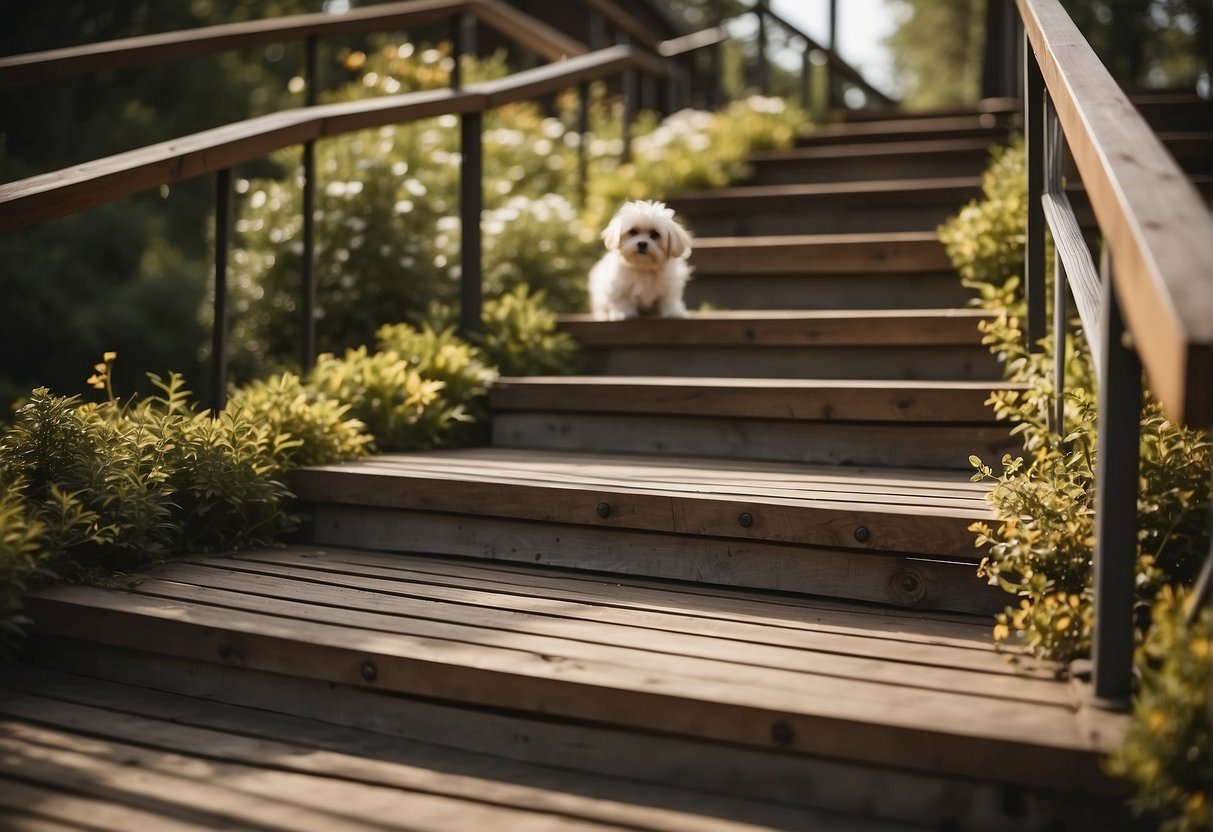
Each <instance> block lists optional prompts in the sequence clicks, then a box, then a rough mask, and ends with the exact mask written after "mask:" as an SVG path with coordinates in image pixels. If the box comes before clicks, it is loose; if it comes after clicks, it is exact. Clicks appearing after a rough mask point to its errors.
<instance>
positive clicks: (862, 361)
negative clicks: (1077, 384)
mask: <svg viewBox="0 0 1213 832" xmlns="http://www.w3.org/2000/svg"><path fill="white" fill-rule="evenodd" d="M989 317H990V316H989V314H988V313H985V312H983V311H981V310H975V309H927V310H901V309H899V310H859V311H838V310H829V311H770V310H760V311H752V312H751V311H744V312H737V311H734V312H705V313H692V314H691V315H690V316H689V317H687V318H676V319H660V318H638V319H634V320H629V321H596V320H593V319H592V318H591V317H590V316H588V315H566V316H563V317H562V318H561V319H560V327H561V328H562V329H563V330H564V331H566V332H568V333H569V334H571V335H572V336H573V337H574V338H576V339H577V341H578V342H579V343H580V345H581V348H582V353H583V355H584V356H585V359H586V362H587V364H586V371H587V372H589V373H592V374H595V375H604V374H605V375H653V376H671V375H677V376H696V377H702V376H721V375H727V376H736V377H750V378H759V377H765V378H869V379H914V378H932V379H980V378H984V379H991V380H993V379H997V378H1000V375H1001V374H1000V368H999V365H998V362H997V361H996V360H995V359H994V357H993V356H992V355H991V354H990V351H989V349H987V348H986V347H985V346H983V345H982V344H981V336H980V333H979V332H978V329H977V324H978V322H979V321H982V320H986V319H988V318H989Z"/></svg>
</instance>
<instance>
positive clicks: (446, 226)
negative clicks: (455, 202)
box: [434, 217, 459, 231]
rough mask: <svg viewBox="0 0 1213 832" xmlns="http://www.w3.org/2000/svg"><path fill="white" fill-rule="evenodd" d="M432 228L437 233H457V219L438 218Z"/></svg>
mask: <svg viewBox="0 0 1213 832" xmlns="http://www.w3.org/2000/svg"><path fill="white" fill-rule="evenodd" d="M434 227H435V228H437V229H438V230H439V231H458V230H459V217H439V218H438V221H437V222H435V223H434Z"/></svg>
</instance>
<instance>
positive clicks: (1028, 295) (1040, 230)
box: [1023, 44, 1045, 352]
mask: <svg viewBox="0 0 1213 832" xmlns="http://www.w3.org/2000/svg"><path fill="white" fill-rule="evenodd" d="M1024 90H1025V94H1024V102H1023V110H1024V114H1023V121H1024V125H1023V127H1024V143H1025V145H1026V153H1027V160H1026V161H1027V169H1028V170H1027V174H1028V225H1027V240H1026V248H1025V251H1024V296H1025V300H1026V301H1027V304H1028V319H1027V339H1028V343H1027V347H1028V350H1029V351H1031V352H1039V351H1040V344H1039V341H1040V339H1041V338H1043V337H1044V334H1045V214H1044V206H1043V205H1042V204H1041V201H1040V198H1041V195H1042V194H1043V193H1044V176H1045V129H1044V126H1045V125H1044V122H1045V83H1044V78H1043V77H1042V76H1041V74H1040V66H1039V65H1037V63H1036V56H1035V55H1034V54H1033V53H1032V47H1031V44H1027V48H1026V50H1025V53H1024Z"/></svg>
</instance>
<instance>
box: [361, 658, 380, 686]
mask: <svg viewBox="0 0 1213 832" xmlns="http://www.w3.org/2000/svg"><path fill="white" fill-rule="evenodd" d="M362 678H363V680H364V681H367V682H373V681H375V680H376V679H378V678H379V668H377V667H375V663H374V662H372V661H365V662H363V663H362Z"/></svg>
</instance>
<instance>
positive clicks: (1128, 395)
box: [1091, 248, 1142, 710]
mask: <svg viewBox="0 0 1213 832" xmlns="http://www.w3.org/2000/svg"><path fill="white" fill-rule="evenodd" d="M1100 267H1101V269H1100V270H1101V272H1102V273H1103V321H1102V326H1101V327H1100V330H1101V333H1100V334H1101V344H1100V350H1101V352H1102V353H1103V362H1102V367H1103V376H1102V378H1100V380H1099V439H1098V446H1099V447H1098V456H1097V466H1098V470H1097V471H1096V472H1095V564H1094V566H1095V580H1094V586H1095V633H1094V637H1093V639H1092V644H1091V659H1092V663H1093V676H1094V684H1095V699H1094V703H1095V704H1096V705H1098V706H1099V707H1102V708H1107V709H1110V710H1124V709H1125V708H1127V707H1128V706H1129V702H1130V695H1131V693H1132V674H1133V623H1134V622H1133V599H1134V578H1135V575H1136V562H1135V561H1136V557H1137V476H1138V462H1139V460H1138V457H1139V444H1140V429H1141V428H1140V423H1141V397H1142V383H1141V360H1140V359H1139V358H1138V356H1137V353H1136V352H1134V351H1133V349H1131V348H1130V347H1129V346H1128V345H1127V344H1126V341H1127V340H1128V339H1127V333H1126V331H1125V326H1124V319H1123V318H1122V316H1121V311H1120V302H1119V301H1118V300H1117V298H1116V289H1115V287H1114V286H1113V285H1112V264H1111V261H1110V257H1109V256H1108V253H1107V249H1106V248H1105V249H1104V255H1103V258H1102V260H1101V263H1100Z"/></svg>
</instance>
